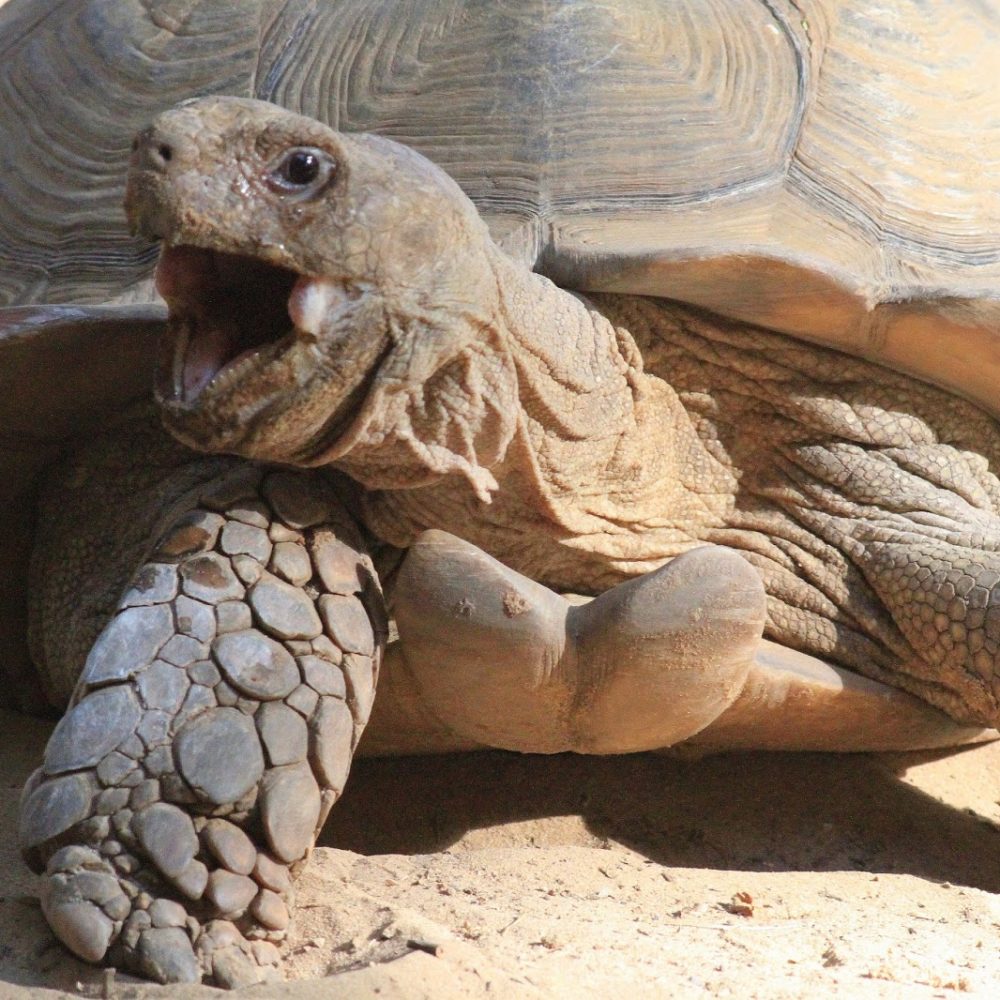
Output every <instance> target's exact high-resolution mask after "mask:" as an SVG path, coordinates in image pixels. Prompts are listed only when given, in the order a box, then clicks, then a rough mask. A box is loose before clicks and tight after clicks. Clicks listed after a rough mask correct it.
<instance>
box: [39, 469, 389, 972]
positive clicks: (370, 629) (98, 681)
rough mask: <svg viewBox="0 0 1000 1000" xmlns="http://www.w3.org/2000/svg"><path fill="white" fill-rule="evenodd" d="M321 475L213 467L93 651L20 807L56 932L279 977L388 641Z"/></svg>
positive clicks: (91, 957)
mask: <svg viewBox="0 0 1000 1000" xmlns="http://www.w3.org/2000/svg"><path fill="white" fill-rule="evenodd" d="M315 484H316V479H315V478H314V477H309V476H303V475H299V474H293V473H289V472H284V471H274V472H270V473H266V474H264V473H262V472H259V471H254V472H251V473H250V474H248V475H243V476H239V477H236V479H235V480H232V479H230V481H227V482H224V483H222V484H221V485H218V484H217V485H216V486H215V487H214V490H210V491H209V492H208V493H206V494H204V495H202V496H200V497H199V498H198V503H197V505H196V507H195V509H192V510H190V511H189V512H188V513H187V514H185V515H184V516H183V517H181V518H180V520H179V521H177V522H176V523H175V524H174V526H173V527H172V528H171V529H170V530H169V531H168V532H167V533H166V534H165V535H164V536H163V537H162V539H161V540H160V541H159V543H158V544H157V546H156V549H155V551H154V553H153V554H152V555H151V556H150V558H149V559H148V561H147V562H146V563H145V564H144V565H143V566H142V567H141V568H140V569H139V571H138V573H137V574H136V575H135V576H134V578H133V580H132V583H131V585H130V587H129V589H128V590H127V591H126V593H125V594H124V596H123V597H122V598H121V600H120V603H119V605H118V609H117V611H116V613H115V614H114V616H113V617H112V619H111V621H110V622H109V623H108V625H107V626H106V628H105V629H104V631H103V632H102V633H101V634H100V637H99V638H98V640H97V642H96V643H95V645H94V646H93V648H92V649H91V651H90V654H89V656H88V657H87V660H86V664H85V666H84V668H83V673H82V676H81V678H80V681H79V684H78V687H77V690H76V693H75V695H74V698H73V702H72V705H71V707H70V710H69V711H68V713H67V714H66V715H65V717H64V718H63V719H62V721H61V722H60V723H59V725H58V726H57V727H56V729H55V731H54V733H53V734H52V737H51V739H50V741H49V744H48V747H47V749H46V752H45V759H44V763H43V765H42V766H41V768H39V769H38V770H37V771H36V772H35V773H34V774H33V775H32V777H31V778H30V780H29V782H28V784H27V786H26V788H25V790H24V793H23V796H22V805H21V819H20V836H21V844H22V850H23V853H24V856H25V858H26V860H27V861H28V863H29V865H30V866H31V867H32V868H33V869H34V870H35V871H36V872H39V873H42V874H43V875H44V878H43V880H42V891H41V899H42V908H43V910H44V912H45V916H46V917H47V919H48V922H49V924H50V925H51V927H52V929H53V931H54V932H55V933H56V935H57V936H58V937H59V939H60V940H61V941H62V942H63V943H64V944H65V945H66V946H67V947H68V948H69V949H70V950H71V951H73V952H74V953H76V954H77V955H79V956H80V957H81V958H83V959H85V960H87V961H89V962H106V963H111V964H114V965H118V966H121V967H124V968H127V969H129V970H130V971H133V972H136V973H138V974H140V975H142V976H146V977H148V978H151V979H154V980H157V981H159V982H164V983H165V982H196V981H199V980H202V979H203V978H204V979H206V980H208V981H209V982H213V983H215V984H217V985H220V986H225V987H237V986H243V985H249V984H252V983H256V982H260V981H264V980H268V979H271V978H276V977H277V976H278V975H279V972H278V954H279V953H278V948H277V944H278V943H279V942H281V940H282V939H283V938H284V936H285V935H286V933H287V928H288V924H289V907H290V905H291V902H292V877H293V876H294V874H295V873H296V871H297V868H298V867H299V866H301V865H302V863H303V861H304V859H305V858H306V857H307V855H308V853H309V852H310V850H311V848H312V845H313V842H314V839H315V837H316V834H317V832H318V830H319V828H320V827H321V825H322V823H323V821H324V819H325V818H326V815H327V813H328V811H329V809H330V807H331V806H332V805H333V803H334V802H335V801H336V800H337V798H338V797H339V795H340V793H341V791H342V789H343V787H344V782H345V780H346V778H347V773H348V769H349V766H350V762H351V757H352V754H353V752H354V748H355V746H356V744H357V741H358V739H359V737H360V734H361V731H362V729H363V727H364V725H365V722H366V720H367V717H368V714H369V710H370V708H371V704H372V699H373V696H374V689H375V681H376V675H377V671H378V667H379V662H380V658H381V653H382V649H383V647H384V642H385V635H386V625H385V618H384V609H383V605H382V597H381V592H380V590H379V587H378V583H377V581H376V578H375V575H374V571H373V570H372V567H371V563H370V561H369V559H368V558H367V556H366V555H365V553H364V550H363V548H362V544H361V542H360V540H359V537H358V534H357V532H356V529H355V528H354V525H353V523H352V522H351V520H350V519H349V517H348V516H347V515H346V514H345V513H343V511H342V509H341V508H340V507H339V505H338V504H337V501H336V499H335V497H334V496H333V494H332V493H329V494H328V495H327V496H324V495H323V492H322V490H319V491H317V489H316V485H315Z"/></svg>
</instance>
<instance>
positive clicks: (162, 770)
mask: <svg viewBox="0 0 1000 1000" xmlns="http://www.w3.org/2000/svg"><path fill="white" fill-rule="evenodd" d="M142 766H143V768H144V769H145V771H146V773H147V774H148V775H149V776H150V777H151V778H159V777H160V776H161V775H164V774H168V773H170V772H171V771H173V769H174V758H173V754H171V752H170V747H168V746H163V747H157V748H156V749H155V750H151V751H150V752H149V753H148V754H146V759H145V760H144V761H143V762H142Z"/></svg>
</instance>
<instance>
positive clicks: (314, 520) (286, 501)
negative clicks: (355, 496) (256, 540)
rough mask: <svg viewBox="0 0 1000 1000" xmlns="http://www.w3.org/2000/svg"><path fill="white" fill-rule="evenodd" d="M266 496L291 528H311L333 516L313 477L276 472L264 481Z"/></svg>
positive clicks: (319, 485) (320, 487)
mask: <svg viewBox="0 0 1000 1000" xmlns="http://www.w3.org/2000/svg"><path fill="white" fill-rule="evenodd" d="M263 491H264V496H265V497H266V498H267V502H268V503H269V504H270V505H271V506H272V507H273V508H274V510H275V511H276V513H277V515H278V517H280V518H281V520H282V521H284V522H285V524H287V525H288V526H289V527H292V528H310V527H312V526H313V525H314V524H319V523H320V522H321V521H325V520H326V519H327V518H328V517H329V516H330V504H329V503H328V502H327V501H326V498H325V497H323V496H322V493H323V489H322V486H321V484H320V483H318V482H317V481H316V479H315V478H313V477H307V476H302V475H296V474H295V473H291V472H273V473H271V475H269V476H268V477H267V478H266V479H265V480H264V485H263Z"/></svg>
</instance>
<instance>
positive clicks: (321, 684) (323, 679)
mask: <svg viewBox="0 0 1000 1000" xmlns="http://www.w3.org/2000/svg"><path fill="white" fill-rule="evenodd" d="M299 666H300V667H301V668H302V676H303V677H305V679H306V684H308V685H309V687H311V688H312V689H313V690H314V691H315V692H316V693H317V694H329V695H333V697H335V698H346V697H347V682H346V681H345V680H344V675H343V673H342V672H341V671H340V670H338V669H337V667H335V666H334V665H333V664H332V663H328V662H327V661H326V660H325V659H321V658H320V657H318V656H303V657H302V659H301V660H299Z"/></svg>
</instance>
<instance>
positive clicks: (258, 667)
mask: <svg viewBox="0 0 1000 1000" xmlns="http://www.w3.org/2000/svg"><path fill="white" fill-rule="evenodd" d="M212 652H213V653H214V654H215V659H216V661H217V662H218V664H219V666H220V667H221V668H222V671H223V673H225V675H226V677H227V678H228V679H229V681H230V683H231V684H232V685H233V687H235V688H236V689H237V690H239V691H241V692H242V693H243V694H245V695H249V696H250V697H253V698H260V699H261V700H262V701H271V700H276V699H278V698H284V697H285V695H287V694H289V693H290V692H291V691H292V689H293V688H295V687H296V686H297V685H298V683H299V669H298V667H297V666H296V664H295V660H293V659H292V657H291V654H289V652H288V651H287V650H286V649H284V647H282V646H280V645H279V644H278V643H276V642H275V641H274V640H273V639H269V638H268V637H267V636H265V635H262V634H261V633H260V632H257V631H256V630H253V629H247V630H246V631H244V632H231V633H229V634H228V635H221V636H219V638H218V639H216V640H215V642H214V643H213V644H212Z"/></svg>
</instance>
